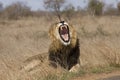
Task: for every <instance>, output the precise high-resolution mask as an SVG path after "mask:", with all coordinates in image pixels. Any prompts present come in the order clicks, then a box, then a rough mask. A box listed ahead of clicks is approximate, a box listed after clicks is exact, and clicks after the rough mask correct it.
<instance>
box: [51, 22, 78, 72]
mask: <svg viewBox="0 0 120 80" xmlns="http://www.w3.org/2000/svg"><path fill="white" fill-rule="evenodd" d="M68 26H69V32H70V36H71V37H70V44H69V45H67V46H66V45H64V44H62V43H61V41H60V39H59V37H58V34H57V33H56V31H57V29H58V27H57V23H55V24H53V25H52V26H51V27H50V29H49V36H50V38H51V40H52V43H51V45H50V48H49V59H50V61H53V62H55V64H56V63H58V64H60V65H61V66H62V67H64V68H67V69H68V70H69V69H70V68H71V67H72V66H74V65H75V64H77V63H78V62H79V61H78V60H79V40H78V38H77V34H76V31H75V29H74V28H73V27H72V26H71V25H68ZM53 57H54V58H53ZM69 58H70V60H69ZM71 63H72V64H71Z"/></svg>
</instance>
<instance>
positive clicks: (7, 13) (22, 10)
mask: <svg viewBox="0 0 120 80" xmlns="http://www.w3.org/2000/svg"><path fill="white" fill-rule="evenodd" d="M29 15H31V10H30V8H29V7H28V6H26V5H25V4H24V3H22V2H16V3H13V4H11V5H9V6H7V7H6V8H5V9H4V11H3V18H7V19H19V18H21V17H24V16H29Z"/></svg>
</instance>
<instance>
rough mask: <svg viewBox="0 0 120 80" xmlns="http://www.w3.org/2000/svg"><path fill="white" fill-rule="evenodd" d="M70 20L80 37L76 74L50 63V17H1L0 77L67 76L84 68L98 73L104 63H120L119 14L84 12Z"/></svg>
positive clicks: (63, 79) (39, 79)
mask: <svg viewBox="0 0 120 80" xmlns="http://www.w3.org/2000/svg"><path fill="white" fill-rule="evenodd" d="M70 22H71V23H72V24H73V25H74V26H75V28H76V30H77V32H78V36H79V38H80V49H81V56H80V60H81V69H80V71H79V73H78V74H76V73H68V72H67V71H65V70H63V69H61V68H58V69H53V68H52V67H50V66H49V62H48V61H47V50H48V47H49V44H50V40H49V38H48V35H47V32H48V29H49V26H50V24H52V23H53V22H52V21H47V20H46V19H44V18H24V19H21V20H17V21H16V20H10V21H8V20H0V65H1V66H0V80H70V78H72V77H74V76H81V75H82V74H85V73H86V71H84V70H92V71H91V72H93V73H97V72H98V73H99V72H101V71H102V72H104V71H105V70H101V68H103V67H106V68H108V70H109V67H116V68H119V67H120V34H119V33H120V27H119V25H120V23H119V22H120V17H114V16H113V17H107V16H104V17H91V16H86V17H81V18H75V19H72V21H70ZM45 52H46V53H45ZM96 67H100V68H96ZM110 70H111V68H110Z"/></svg>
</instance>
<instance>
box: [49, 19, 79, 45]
mask: <svg viewBox="0 0 120 80" xmlns="http://www.w3.org/2000/svg"><path fill="white" fill-rule="evenodd" d="M49 36H50V38H51V40H52V42H53V43H55V42H57V43H58V42H59V44H62V45H64V46H68V45H72V46H73V47H74V46H75V44H76V40H77V35H76V31H75V30H74V28H73V27H72V26H71V25H70V24H68V23H67V22H65V21H61V22H59V23H55V24H53V25H52V26H51V27H50V29H49Z"/></svg>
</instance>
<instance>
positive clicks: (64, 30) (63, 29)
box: [59, 25, 70, 42]
mask: <svg viewBox="0 0 120 80" xmlns="http://www.w3.org/2000/svg"><path fill="white" fill-rule="evenodd" d="M59 34H60V37H61V39H62V40H63V41H64V42H69V40H70V35H69V28H68V26H66V25H62V26H60V27H59Z"/></svg>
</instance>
